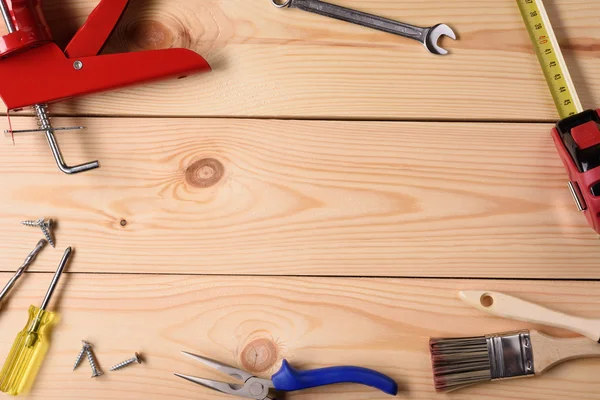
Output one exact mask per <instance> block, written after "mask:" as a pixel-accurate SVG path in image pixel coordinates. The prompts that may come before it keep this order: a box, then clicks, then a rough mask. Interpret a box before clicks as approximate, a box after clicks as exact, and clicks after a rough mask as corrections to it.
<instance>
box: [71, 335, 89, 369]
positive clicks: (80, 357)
mask: <svg viewBox="0 0 600 400" xmlns="http://www.w3.org/2000/svg"><path fill="white" fill-rule="evenodd" d="M81 343H82V344H83V347H82V348H81V351H80V352H79V354H78V355H77V359H76V360H75V365H74V366H73V371H75V370H76V369H77V367H79V365H80V364H81V360H83V356H84V355H85V353H86V352H87V351H88V349H90V348H91V347H92V345H91V344H89V343H88V342H86V341H85V340H82V341H81Z"/></svg>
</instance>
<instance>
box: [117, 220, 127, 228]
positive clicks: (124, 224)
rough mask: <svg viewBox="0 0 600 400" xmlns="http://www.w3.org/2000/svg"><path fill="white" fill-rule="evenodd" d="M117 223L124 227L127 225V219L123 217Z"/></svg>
mask: <svg viewBox="0 0 600 400" xmlns="http://www.w3.org/2000/svg"><path fill="white" fill-rule="evenodd" d="M119 225H121V226H122V227H123V228H125V227H126V226H127V220H126V219H125V218H123V219H121V221H119Z"/></svg>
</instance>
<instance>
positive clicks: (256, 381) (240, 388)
mask: <svg viewBox="0 0 600 400" xmlns="http://www.w3.org/2000/svg"><path fill="white" fill-rule="evenodd" d="M182 353H183V354H185V355H186V356H188V357H191V358H193V359H194V360H196V361H198V362H201V363H202V364H204V365H206V366H208V367H211V368H214V369H216V370H217V371H219V372H222V373H224V374H227V375H229V376H231V377H232V378H234V379H237V380H240V381H243V382H244V383H243V384H235V383H225V382H220V381H214V380H211V379H204V378H198V377H195V376H189V375H183V374H178V373H175V376H178V377H180V378H183V379H185V380H188V381H190V382H193V383H196V384H198V385H202V386H204V387H207V388H209V389H213V390H216V391H218V392H221V393H226V394H231V395H234V396H239V397H244V398H247V399H256V400H274V399H273V398H272V397H269V390H270V389H272V388H273V387H274V386H273V382H271V381H270V380H268V379H260V378H257V377H255V376H254V375H252V374H250V373H248V372H246V371H244V370H241V369H238V368H234V367H231V366H229V365H226V364H222V363H220V362H218V361H215V360H211V359H210V358H206V357H201V356H198V355H196V354H192V353H188V352H186V351H182Z"/></svg>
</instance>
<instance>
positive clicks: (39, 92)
mask: <svg viewBox="0 0 600 400" xmlns="http://www.w3.org/2000/svg"><path fill="white" fill-rule="evenodd" d="M127 3H128V0H101V1H100V4H98V6H97V7H96V8H95V9H94V10H93V12H92V13H91V14H90V16H89V17H88V19H87V21H86V22H85V24H84V25H83V26H82V27H81V29H80V30H79V31H78V32H77V33H76V34H75V36H74V37H73V38H72V40H71V42H70V43H69V44H68V45H67V47H66V48H65V49H64V50H63V49H61V48H59V47H58V45H57V44H56V43H54V42H53V41H52V37H51V34H50V29H49V28H48V25H47V23H46V20H45V18H44V16H43V14H42V9H41V0H0V12H1V14H2V18H3V20H4V22H5V24H6V26H7V28H8V32H9V33H8V34H7V35H5V36H2V37H1V38H0V76H2V77H3V79H2V80H0V97H2V100H3V101H4V103H5V104H6V106H7V108H8V109H9V110H14V109H21V108H24V107H32V106H36V105H37V106H41V107H38V108H41V109H45V105H46V104H48V103H52V102H56V101H60V100H63V99H67V98H70V97H75V96H80V95H85V94H91V93H97V92H101V91H106V90H111V89H117V88H122V87H125V86H129V85H134V84H139V83H143V82H148V81H153V80H158V79H161V78H166V77H177V78H181V77H185V76H187V75H190V74H193V73H197V72H203V71H210V66H209V65H208V63H207V62H206V60H204V58H202V57H201V56H200V55H198V54H197V53H195V52H193V51H191V50H188V49H165V50H150V51H141V52H135V53H123V54H107V55H98V53H99V52H100V51H101V50H102V47H103V46H104V44H105V43H106V40H107V39H108V37H109V36H110V34H111V33H112V31H113V30H114V28H115V25H116V24H117V22H118V21H119V19H120V18H121V15H122V14H123V12H124V11H125V8H126V6H127ZM34 110H36V114H38V112H37V109H36V108H35V107H34ZM41 117H43V116H41V115H38V119H40V120H42V119H43V118H41ZM44 122H46V121H40V129H39V130H40V131H42V132H45V133H46V136H47V138H48V141H49V142H50V145H51V147H52V150H53V153H54V155H55V158H56V161H57V163H58V164H59V167H60V168H61V170H63V172H66V173H76V172H81V170H73V168H74V167H68V166H67V165H65V164H64V162H63V161H62V157H60V151H58V146H57V145H56V141H55V139H54V137H53V136H54V135H53V132H54V129H53V128H52V127H51V126H49V124H48V126H46V124H44ZM53 145H54V146H53ZM55 147H56V150H57V151H58V153H56V152H55V151H54V150H55ZM61 163H62V165H61ZM88 166H91V164H89V165H88ZM96 166H97V165H96ZM88 169H91V168H89V167H86V168H83V170H88Z"/></svg>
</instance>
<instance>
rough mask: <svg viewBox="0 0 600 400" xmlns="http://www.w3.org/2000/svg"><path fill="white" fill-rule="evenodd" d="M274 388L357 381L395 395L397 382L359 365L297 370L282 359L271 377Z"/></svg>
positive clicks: (283, 389)
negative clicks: (278, 367)
mask: <svg viewBox="0 0 600 400" xmlns="http://www.w3.org/2000/svg"><path fill="white" fill-rule="evenodd" d="M271 380H272V381H273V386H275V389H276V390H280V391H283V392H293V391H295V390H302V389H308V388H313V387H318V386H326V385H333V384H336V383H358V384H361V385H366V386H371V387H374V388H376V389H379V390H381V391H382V392H384V393H387V394H391V395H393V396H395V395H396V394H398V384H397V383H396V382H395V381H394V380H393V379H392V378H390V377H389V376H386V375H384V374H382V373H380V372H377V371H373V370H372V369H367V368H360V367H330V368H322V369H314V370H311V371H298V370H295V369H294V368H292V366H291V365H290V364H289V363H288V362H287V361H286V360H283V365H282V366H281V369H280V370H279V371H278V372H277V373H276V374H275V375H273V376H272V377H271Z"/></svg>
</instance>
